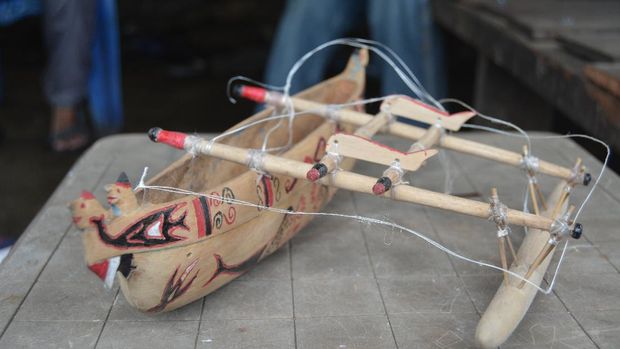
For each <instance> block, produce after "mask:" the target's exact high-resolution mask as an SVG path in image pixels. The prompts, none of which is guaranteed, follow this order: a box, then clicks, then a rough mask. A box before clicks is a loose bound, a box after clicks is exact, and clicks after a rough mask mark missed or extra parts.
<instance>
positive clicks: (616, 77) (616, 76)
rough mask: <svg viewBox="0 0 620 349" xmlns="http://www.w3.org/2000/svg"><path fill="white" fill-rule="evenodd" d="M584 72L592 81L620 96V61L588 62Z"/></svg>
mask: <svg viewBox="0 0 620 349" xmlns="http://www.w3.org/2000/svg"><path fill="white" fill-rule="evenodd" d="M584 73H585V75H586V77H587V78H588V79H589V80H590V81H591V82H592V83H594V84H595V85H597V86H599V87H601V88H603V89H605V90H607V91H608V92H609V93H611V94H613V95H615V96H616V97H618V98H620V62H618V63H595V64H588V65H587V66H586V67H585V68H584Z"/></svg>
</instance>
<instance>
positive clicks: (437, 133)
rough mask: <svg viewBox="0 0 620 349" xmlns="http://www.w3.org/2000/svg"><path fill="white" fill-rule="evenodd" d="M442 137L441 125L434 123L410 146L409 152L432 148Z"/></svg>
mask: <svg viewBox="0 0 620 349" xmlns="http://www.w3.org/2000/svg"><path fill="white" fill-rule="evenodd" d="M440 137H441V126H438V125H432V126H431V127H429V128H428V129H426V132H425V133H424V135H423V136H422V137H421V138H420V139H418V140H417V141H416V142H415V143H413V144H412V145H411V146H410V147H409V152H414V151H419V150H425V149H430V148H432V147H434V146H435V144H437V142H438V141H439V138H440Z"/></svg>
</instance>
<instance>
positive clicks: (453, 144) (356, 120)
mask: <svg viewBox="0 0 620 349" xmlns="http://www.w3.org/2000/svg"><path fill="white" fill-rule="evenodd" d="M291 101H292V103H293V106H294V107H295V109H296V110H299V111H315V112H316V113H317V114H319V115H327V114H328V113H330V110H329V108H328V106H327V105H325V104H321V103H317V102H312V101H308V100H304V99H300V98H296V97H292V98H291ZM334 113H335V114H336V117H337V118H338V120H339V121H341V122H344V123H350V124H353V125H363V124H365V123H367V122H368V121H370V119H371V118H372V117H373V116H372V115H369V114H366V113H362V112H357V111H354V110H348V109H341V110H338V111H335V112H334ZM386 129H387V133H389V134H392V135H394V136H398V137H402V138H407V139H412V140H418V139H420V138H422V137H423V136H424V134H425V132H426V130H425V129H423V128H420V127H416V126H412V125H408V124H405V123H402V122H398V121H395V122H392V123H390V124H389V125H388V126H387V127H386ZM439 146H441V147H443V148H446V149H450V150H454V151H457V152H461V153H465V154H470V155H475V156H479V157H482V158H486V159H489V160H494V161H497V162H502V163H505V164H508V165H512V166H517V167H519V166H521V162H522V159H523V156H521V155H520V154H518V153H516V152H513V151H509V150H505V149H501V148H497V147H494V146H490V145H486V144H482V143H478V142H474V141H470V140H466V139H463V138H459V137H455V136H450V135H445V136H443V137H441V139H440V140H439ZM538 172H540V173H544V174H546V175H549V176H553V177H558V178H563V179H567V180H568V179H570V178H571V177H572V173H573V171H572V169H569V168H566V167H562V166H558V165H555V164H552V163H550V162H547V161H544V160H539V163H538Z"/></svg>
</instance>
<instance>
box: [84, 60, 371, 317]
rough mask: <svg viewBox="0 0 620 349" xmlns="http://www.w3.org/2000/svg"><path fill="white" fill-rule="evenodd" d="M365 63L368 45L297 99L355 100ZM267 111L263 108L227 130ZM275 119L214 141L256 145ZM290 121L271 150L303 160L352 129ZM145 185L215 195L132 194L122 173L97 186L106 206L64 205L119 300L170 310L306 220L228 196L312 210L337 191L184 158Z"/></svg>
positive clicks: (89, 257)
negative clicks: (103, 189)
mask: <svg viewBox="0 0 620 349" xmlns="http://www.w3.org/2000/svg"><path fill="white" fill-rule="evenodd" d="M366 63H367V52H366V51H365V50H362V51H358V52H357V53H356V54H354V55H353V56H352V57H351V59H350V60H349V63H348V65H347V68H346V69H345V71H344V72H343V73H341V74H340V75H338V76H336V77H334V78H332V79H329V80H326V81H324V82H322V83H320V84H318V85H316V86H314V87H312V88H310V89H308V90H306V91H303V92H302V93H300V94H299V97H302V98H304V99H307V100H312V101H316V102H320V103H325V104H340V103H346V102H350V101H353V100H356V99H358V98H360V97H361V94H362V92H363V89H364V83H365V66H366ZM271 112H272V110H271V108H269V109H267V110H265V111H264V112H261V113H259V114H256V115H254V116H252V117H250V118H249V119H246V120H245V121H243V122H242V123H240V124H239V125H236V126H235V127H234V128H237V127H239V126H241V125H245V124H248V123H251V122H254V121H257V120H259V119H262V118H265V117H267V116H269V115H271ZM276 122H277V120H274V121H273V122H265V123H260V124H257V125H255V126H252V127H250V128H248V129H246V130H244V131H243V133H242V136H230V137H227V138H226V139H224V140H223V141H222V142H221V143H223V144H229V145H234V146H238V147H243V148H260V146H261V145H262V142H263V138H264V137H263V136H264V134H265V132H267V130H269V129H270V128H272V127H273V126H274V125H275V123H276ZM284 122H287V121H284ZM293 123H294V124H293V131H294V132H293V142H294V144H293V146H292V147H291V148H290V149H289V150H288V151H286V152H284V153H283V154H280V155H281V156H283V157H286V158H290V159H295V160H301V161H305V162H308V163H314V162H317V161H319V160H320V159H321V157H322V156H323V155H324V154H325V145H326V141H327V140H328V139H329V138H330V136H331V135H333V134H334V133H335V132H336V131H337V129H338V128H339V129H340V130H344V131H347V132H350V131H352V128H351V127H350V126H348V125H344V124H343V125H336V124H335V123H333V122H330V121H327V120H326V119H325V118H323V117H321V116H318V115H311V116H304V117H297V118H295V119H294V121H293ZM287 126H288V125H286V124H285V125H284V126H283V127H280V128H279V129H278V130H277V131H275V132H274V133H272V134H271V136H270V138H269V140H270V141H269V145H268V146H270V147H271V146H280V145H283V144H286V142H287V140H288V127H287ZM353 164H354V161H353V160H349V159H347V160H344V161H343V162H342V163H341V164H340V167H341V168H342V169H350V168H351V167H352V166H353ZM145 165H147V164H145ZM257 178H259V180H258V181H257ZM148 184H149V185H160V186H170V187H175V188H183V189H188V190H191V191H193V192H200V193H205V194H209V195H211V196H215V197H216V199H213V198H206V197H202V196H183V195H178V194H172V193H168V192H162V191H154V190H151V191H149V192H148V193H146V194H145V193H143V192H137V193H136V195H135V196H134V193H133V192H132V191H131V187H130V185H129V183H128V181H127V180H126V177H121V178H119V181H118V182H117V183H116V184H114V185H110V186H108V187H106V190H107V191H108V202H109V203H110V205H111V209H110V210H105V209H104V208H103V207H102V206H101V205H100V204H99V203H98V202H97V201H96V200H95V198H94V197H93V196H92V194H89V193H84V194H83V195H82V196H81V197H80V198H79V199H77V200H75V201H74V202H73V204H72V207H73V212H74V213H73V216H74V222H75V223H76V225H78V226H79V227H80V228H82V229H85V230H86V231H85V232H84V234H83V242H84V248H85V256H86V262H87V264H88V266H89V267H90V268H91V269H92V270H93V271H94V272H95V273H97V274H98V275H99V276H100V277H101V278H102V279H104V280H106V281H107V282H108V283H109V282H110V281H111V280H113V279H114V276H116V278H117V280H118V281H119V283H120V287H121V290H122V292H123V294H124V296H125V298H126V299H127V301H128V302H129V303H130V304H132V305H133V306H134V307H136V308H137V309H139V310H141V311H146V312H162V311H169V310H173V309H176V308H178V307H181V306H183V305H185V304H188V303H190V302H192V301H194V300H196V299H199V298H201V297H204V296H206V295H207V294H209V293H211V292H213V291H215V290H217V289H218V288H220V287H221V286H223V285H225V284H226V283H228V282H230V281H231V280H233V279H235V278H236V277H238V276H240V275H242V274H243V273H245V272H246V271H247V270H248V269H250V268H251V267H252V266H254V265H255V264H256V263H258V262H260V261H261V260H262V259H264V258H265V257H266V256H268V255H270V254H271V253H273V252H274V251H275V250H276V249H278V248H279V247H281V246H282V245H283V244H285V243H286V242H287V241H288V240H289V239H290V238H291V237H292V236H293V235H295V233H297V232H298V231H299V230H300V229H301V228H303V227H304V226H305V225H306V224H307V223H308V222H309V221H310V220H311V218H312V216H300V215H283V214H278V213H273V212H268V211H264V210H263V211H261V210H260V209H257V208H255V207H249V206H243V205H237V204H234V203H233V202H231V201H230V200H231V199H239V200H243V201H247V202H253V203H256V204H258V205H264V206H269V207H277V208H282V209H288V210H295V211H306V212H317V211H320V210H321V208H322V207H323V206H324V205H325V204H326V203H327V202H328V201H329V200H330V199H331V198H332V196H333V195H334V193H335V191H336V189H334V188H328V187H326V186H324V185H321V184H319V183H311V182H308V181H303V180H298V179H295V178H291V177H285V176H279V175H277V176H270V177H267V176H260V177H259V176H258V175H257V173H255V172H253V171H250V170H248V168H247V167H245V166H242V165H239V164H235V163H232V162H227V161H221V160H219V159H216V158H212V157H204V156H200V157H192V156H191V155H186V156H184V157H183V158H181V159H180V160H178V161H176V162H175V163H173V164H172V165H171V166H169V167H168V168H167V169H165V170H164V171H163V172H161V173H159V174H158V175H156V176H155V177H154V178H153V179H152V180H151V181H150V182H149V183H148Z"/></svg>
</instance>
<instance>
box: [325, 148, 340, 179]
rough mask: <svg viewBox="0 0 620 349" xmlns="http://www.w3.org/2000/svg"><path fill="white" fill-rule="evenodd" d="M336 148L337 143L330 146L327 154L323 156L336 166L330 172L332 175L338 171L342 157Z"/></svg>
mask: <svg viewBox="0 0 620 349" xmlns="http://www.w3.org/2000/svg"><path fill="white" fill-rule="evenodd" d="M338 148H339V144H338V142H337V141H335V142H334V143H332V144H330V146H329V149H328V150H327V152H325V156H326V157H328V158H330V159H331V160H332V161H333V162H334V164H335V165H336V168H334V170H333V171H332V175H333V174H335V173H336V172H338V171H340V162H342V155H340V152H339V151H338Z"/></svg>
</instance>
